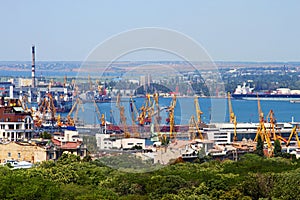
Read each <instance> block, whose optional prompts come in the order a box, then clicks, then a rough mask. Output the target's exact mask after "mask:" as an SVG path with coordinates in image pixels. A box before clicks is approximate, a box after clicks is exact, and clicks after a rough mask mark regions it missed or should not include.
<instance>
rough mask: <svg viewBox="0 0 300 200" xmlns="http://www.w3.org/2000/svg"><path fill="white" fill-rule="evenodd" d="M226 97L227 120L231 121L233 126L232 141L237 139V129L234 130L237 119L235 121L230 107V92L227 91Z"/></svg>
mask: <svg viewBox="0 0 300 200" xmlns="http://www.w3.org/2000/svg"><path fill="white" fill-rule="evenodd" d="M227 98H228V108H229V122H230V123H233V126H234V131H233V141H234V142H236V141H237V140H238V139H237V131H236V126H237V121H236V116H235V114H234V112H233V109H232V104H231V95H230V92H228V93H227Z"/></svg>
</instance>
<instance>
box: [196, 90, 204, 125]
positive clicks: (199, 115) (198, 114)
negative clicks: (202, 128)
mask: <svg viewBox="0 0 300 200" xmlns="http://www.w3.org/2000/svg"><path fill="white" fill-rule="evenodd" d="M198 98H199V97H198V96H195V98H194V104H195V107H196V114H197V123H198V124H200V123H201V122H202V120H201V115H202V114H203V112H202V111H201V109H200V105H199V101H198Z"/></svg>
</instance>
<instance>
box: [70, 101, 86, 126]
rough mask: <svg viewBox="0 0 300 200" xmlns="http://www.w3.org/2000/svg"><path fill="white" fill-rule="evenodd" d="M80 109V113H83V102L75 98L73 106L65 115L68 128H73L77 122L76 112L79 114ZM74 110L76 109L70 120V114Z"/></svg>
mask: <svg viewBox="0 0 300 200" xmlns="http://www.w3.org/2000/svg"><path fill="white" fill-rule="evenodd" d="M80 108H81V110H82V112H84V107H83V102H82V100H81V99H80V98H79V97H77V98H76V101H75V103H74V105H73V106H72V108H71V110H70V112H69V113H68V115H67V124H68V125H69V126H74V125H75V122H77V121H78V112H79V110H80ZM75 109H76V111H75V114H74V116H73V118H71V114H72V113H73V112H74V110H75Z"/></svg>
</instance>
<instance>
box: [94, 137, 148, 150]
mask: <svg viewBox="0 0 300 200" xmlns="http://www.w3.org/2000/svg"><path fill="white" fill-rule="evenodd" d="M96 140H97V147H98V148H99V149H100V150H105V149H131V148H132V147H134V146H140V147H142V149H145V139H141V138H113V137H111V136H110V135H109V134H96Z"/></svg>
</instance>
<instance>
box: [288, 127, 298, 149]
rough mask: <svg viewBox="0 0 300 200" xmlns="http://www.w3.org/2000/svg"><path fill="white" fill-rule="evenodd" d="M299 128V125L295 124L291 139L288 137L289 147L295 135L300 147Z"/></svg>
mask: <svg viewBox="0 0 300 200" xmlns="http://www.w3.org/2000/svg"><path fill="white" fill-rule="evenodd" d="M297 130H298V125H296V126H294V128H293V129H292V131H291V134H290V137H289V139H288V141H287V143H286V146H287V147H288V146H289V145H290V142H291V140H292V138H293V136H295V138H296V140H297V145H298V147H300V140H299V136H298V132H297Z"/></svg>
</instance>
